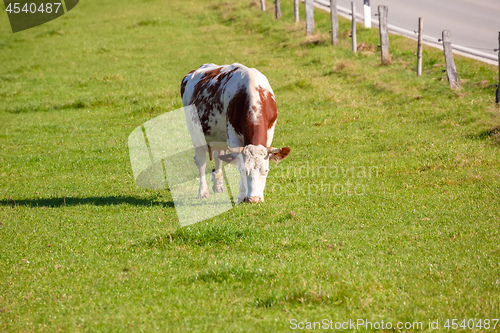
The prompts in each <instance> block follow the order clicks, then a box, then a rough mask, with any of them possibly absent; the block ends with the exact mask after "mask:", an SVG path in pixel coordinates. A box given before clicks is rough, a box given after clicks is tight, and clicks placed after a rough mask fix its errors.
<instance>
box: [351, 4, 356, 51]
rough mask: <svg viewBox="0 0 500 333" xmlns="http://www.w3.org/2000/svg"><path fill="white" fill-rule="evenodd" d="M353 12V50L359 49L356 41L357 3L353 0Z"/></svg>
mask: <svg viewBox="0 0 500 333" xmlns="http://www.w3.org/2000/svg"><path fill="white" fill-rule="evenodd" d="M351 12H352V22H351V38H352V52H354V53H356V51H357V41H356V3H355V2H354V1H351Z"/></svg>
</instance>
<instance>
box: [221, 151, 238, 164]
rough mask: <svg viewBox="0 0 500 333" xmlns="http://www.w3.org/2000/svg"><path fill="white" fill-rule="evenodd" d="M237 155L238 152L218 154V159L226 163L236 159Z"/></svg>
mask: <svg viewBox="0 0 500 333" xmlns="http://www.w3.org/2000/svg"><path fill="white" fill-rule="evenodd" d="M237 157H238V154H235V153H231V154H226V155H219V159H220V160H221V161H224V162H226V163H232V162H233V161H235V160H236V158H237Z"/></svg>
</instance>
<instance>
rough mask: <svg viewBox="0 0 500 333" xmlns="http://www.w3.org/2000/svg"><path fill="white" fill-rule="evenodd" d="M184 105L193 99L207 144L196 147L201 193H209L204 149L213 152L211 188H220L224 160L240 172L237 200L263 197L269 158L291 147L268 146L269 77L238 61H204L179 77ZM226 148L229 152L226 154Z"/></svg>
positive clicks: (272, 119)
mask: <svg viewBox="0 0 500 333" xmlns="http://www.w3.org/2000/svg"><path fill="white" fill-rule="evenodd" d="M181 96H182V102H183V104H184V106H189V105H194V106H195V107H196V111H197V113H198V117H196V118H198V119H199V120H198V119H196V120H195V121H199V122H201V128H202V130H203V134H204V136H205V140H206V142H207V146H204V147H195V158H194V159H195V164H196V166H197V167H198V170H199V173H200V189H199V197H200V198H206V197H208V186H207V183H206V179H205V169H206V162H207V152H208V154H209V156H210V159H212V153H213V156H214V164H215V169H214V170H213V172H212V177H213V187H212V189H213V190H214V192H216V193H217V192H222V191H223V190H224V181H223V177H222V163H221V160H222V161H225V162H228V163H232V164H233V165H235V166H236V167H237V169H238V171H239V172H240V177H241V181H240V190H239V195H238V203H240V202H242V201H245V202H250V203H255V202H262V201H264V187H265V185H266V178H267V173H268V171H269V160H270V159H272V160H273V161H274V162H275V163H278V162H279V161H280V160H281V159H283V158H285V157H287V155H288V154H289V153H290V147H284V148H272V147H271V142H272V140H273V135H274V127H275V125H276V117H277V112H276V101H275V100H274V93H273V90H272V89H271V87H270V85H269V82H268V81H267V78H266V77H265V76H264V75H262V73H260V72H259V71H258V70H256V69H254V68H247V67H245V66H243V65H241V64H232V65H224V66H217V65H215V64H205V65H203V66H201V67H200V68H198V69H196V70H193V71H191V72H189V74H188V75H186V76H185V77H184V79H183V80H182V83H181ZM226 150H229V152H230V153H229V154H226Z"/></svg>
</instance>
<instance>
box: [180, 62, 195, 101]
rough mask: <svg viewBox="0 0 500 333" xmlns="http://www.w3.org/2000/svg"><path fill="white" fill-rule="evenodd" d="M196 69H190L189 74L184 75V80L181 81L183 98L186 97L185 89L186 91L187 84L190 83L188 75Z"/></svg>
mask: <svg viewBox="0 0 500 333" xmlns="http://www.w3.org/2000/svg"><path fill="white" fill-rule="evenodd" d="M195 71H196V69H193V70H192V71H190V72H189V73H187V75H186V76H184V78H183V79H182V82H181V98H183V97H184V91H186V85H187V83H188V76H189V75H190V74H193V73H194V72H195Z"/></svg>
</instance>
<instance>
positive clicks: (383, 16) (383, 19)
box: [378, 6, 391, 65]
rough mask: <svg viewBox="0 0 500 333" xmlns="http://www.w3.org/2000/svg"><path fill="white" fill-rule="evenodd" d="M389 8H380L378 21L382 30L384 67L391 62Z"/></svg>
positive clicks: (381, 43)
mask: <svg viewBox="0 0 500 333" xmlns="http://www.w3.org/2000/svg"><path fill="white" fill-rule="evenodd" d="M388 11H389V8H387V7H386V6H378V21H379V30H380V49H381V51H380V54H381V57H382V65H388V64H389V63H390V62H391V57H390V55H389V33H388V32H387V14H388Z"/></svg>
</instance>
